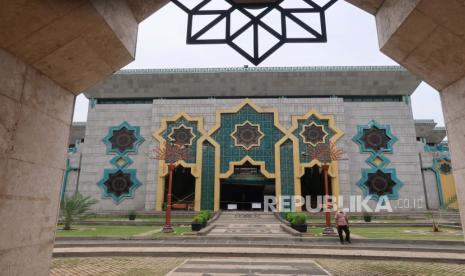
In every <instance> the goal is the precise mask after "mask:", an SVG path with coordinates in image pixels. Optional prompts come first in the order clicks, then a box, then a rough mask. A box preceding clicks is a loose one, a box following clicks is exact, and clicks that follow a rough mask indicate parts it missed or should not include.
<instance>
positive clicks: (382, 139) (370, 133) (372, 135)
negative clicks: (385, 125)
mask: <svg viewBox="0 0 465 276" xmlns="http://www.w3.org/2000/svg"><path fill="white" fill-rule="evenodd" d="M362 140H363V142H364V143H365V147H366V148H371V149H373V150H375V151H379V150H380V149H385V148H387V144H388V143H389V141H390V140H391V139H390V138H389V137H388V136H387V135H386V130H384V129H377V128H375V127H373V128H370V129H365V130H364V131H363V136H362Z"/></svg>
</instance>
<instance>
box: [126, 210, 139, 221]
mask: <svg viewBox="0 0 465 276" xmlns="http://www.w3.org/2000/svg"><path fill="white" fill-rule="evenodd" d="M136 215H137V214H136V211H134V210H131V211H129V214H128V217H129V220H135V219H136Z"/></svg>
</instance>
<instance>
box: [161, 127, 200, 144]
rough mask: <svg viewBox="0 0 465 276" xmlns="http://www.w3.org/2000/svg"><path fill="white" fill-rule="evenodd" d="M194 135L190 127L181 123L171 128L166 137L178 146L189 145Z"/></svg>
mask: <svg viewBox="0 0 465 276" xmlns="http://www.w3.org/2000/svg"><path fill="white" fill-rule="evenodd" d="M195 137H196V135H195V134H194V133H193V131H192V128H191V127H186V126H185V125H183V124H181V125H180V126H178V127H175V128H173V129H172V130H171V133H170V134H169V135H168V138H170V139H171V141H172V142H173V143H174V144H175V145H178V146H191V145H192V141H193V140H194V139H195Z"/></svg>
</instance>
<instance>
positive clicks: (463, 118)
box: [440, 78, 465, 226]
mask: <svg viewBox="0 0 465 276" xmlns="http://www.w3.org/2000/svg"><path fill="white" fill-rule="evenodd" d="M440 94H441V102H442V107H443V110H444V120H445V122H446V128H447V138H448V139H449V149H450V152H451V156H452V165H453V169H454V178H455V186H456V189H457V199H458V203H459V207H460V217H461V221H462V225H463V226H465V78H463V79H461V80H460V81H457V82H456V83H454V84H452V85H450V86H449V87H447V88H445V89H443V90H442V91H441V93H440Z"/></svg>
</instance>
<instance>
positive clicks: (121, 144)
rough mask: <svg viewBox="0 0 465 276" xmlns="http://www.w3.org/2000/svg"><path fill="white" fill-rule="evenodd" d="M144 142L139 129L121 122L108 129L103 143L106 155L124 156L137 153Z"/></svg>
mask: <svg viewBox="0 0 465 276" xmlns="http://www.w3.org/2000/svg"><path fill="white" fill-rule="evenodd" d="M144 141H145V139H144V138H143V137H142V136H141V135H140V128H139V127H134V126H131V125H130V124H129V123H128V122H122V123H121V124H120V125H118V126H114V127H110V128H109V130H108V134H107V136H105V138H103V142H104V143H105V144H106V145H107V154H111V153H117V154H120V155H124V154H126V153H129V152H137V150H138V148H139V146H140V145H141V144H142V143H143V142H144Z"/></svg>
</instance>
